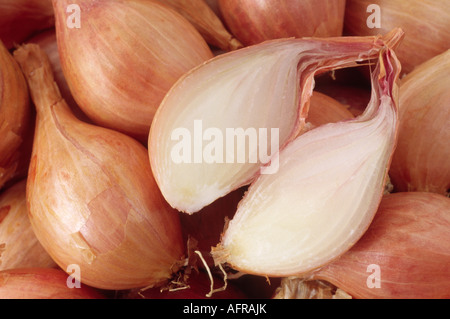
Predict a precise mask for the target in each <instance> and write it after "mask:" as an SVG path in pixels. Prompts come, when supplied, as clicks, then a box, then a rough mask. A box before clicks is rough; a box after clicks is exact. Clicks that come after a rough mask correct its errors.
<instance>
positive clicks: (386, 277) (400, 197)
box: [312, 192, 450, 299]
mask: <svg viewBox="0 0 450 319" xmlns="http://www.w3.org/2000/svg"><path fill="white" fill-rule="evenodd" d="M449 229H450V199H449V198H447V197H445V196H443V195H439V194H434V193H426V192H400V193H393V194H388V195H385V196H384V197H383V199H382V201H381V203H380V207H379V209H378V212H377V214H376V216H375V219H374V220H373V222H372V224H371V225H370V227H369V229H368V230H367V232H366V233H365V234H364V236H363V237H362V238H361V239H360V240H359V241H358V242H357V243H356V245H355V246H354V247H352V249H350V250H349V251H348V252H347V253H345V254H344V255H342V256H341V257H340V258H339V259H337V260H335V261H334V262H332V263H331V264H329V265H328V266H326V267H324V268H322V269H320V270H318V271H317V272H315V273H314V274H312V278H316V279H322V280H326V281H328V282H330V283H332V284H334V285H336V286H338V287H339V288H341V289H343V290H344V291H346V292H347V293H349V294H350V295H352V296H353V297H355V298H370V299H373V298H382V299H396V298H400V299H411V298H412V299H428V298H432V299H436V298H444V299H448V298H449V297H450V281H449V278H450V268H449V265H450V246H449V244H448V243H449V242H450V231H449Z"/></svg>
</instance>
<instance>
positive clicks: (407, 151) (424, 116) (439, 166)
mask: <svg viewBox="0 0 450 319" xmlns="http://www.w3.org/2000/svg"><path fill="white" fill-rule="evenodd" d="M449 84H450V50H447V51H446V52H444V53H442V54H440V55H438V56H436V57H434V58H432V59H430V60H429V61H427V62H425V63H423V64H421V65H420V66H418V67H417V68H416V69H415V70H414V71H413V72H411V73H410V74H408V75H407V76H405V77H404V78H403V79H402V81H401V85H400V113H399V116H400V128H399V139H398V145H397V149H396V151H395V153H394V157H393V159H392V165H391V168H390V172H389V174H390V176H391V180H392V184H393V185H394V187H395V189H396V191H422V192H434V193H438V194H441V195H447V194H448V193H449V191H450V143H449V141H450V129H449V123H450V90H449Z"/></svg>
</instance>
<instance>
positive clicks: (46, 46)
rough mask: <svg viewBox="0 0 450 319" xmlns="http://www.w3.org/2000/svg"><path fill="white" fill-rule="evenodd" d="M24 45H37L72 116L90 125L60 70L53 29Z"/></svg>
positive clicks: (41, 33)
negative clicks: (45, 56) (44, 54)
mask: <svg viewBox="0 0 450 319" xmlns="http://www.w3.org/2000/svg"><path fill="white" fill-rule="evenodd" d="M26 43H35V44H38V45H39V46H40V47H41V49H42V50H44V51H45V53H46V54H47V56H48V58H49V60H50V64H51V66H52V70H53V75H54V77H55V82H56V84H57V85H58V88H59V90H60V92H61V96H62V97H63V98H64V100H65V101H66V102H67V104H68V105H69V106H70V109H71V110H72V112H73V113H74V115H75V116H76V117H77V118H79V119H80V120H82V121H83V122H87V123H92V122H91V120H90V119H89V118H88V117H87V116H86V114H84V113H83V111H81V109H80V107H79V106H78V105H77V102H75V99H74V98H73V96H72V93H71V92H70V88H69V85H68V84H67V81H66V78H65V77H64V73H63V71H62V68H61V60H60V58H59V52H58V43H57V41H56V31H55V29H54V28H51V29H49V30H46V31H43V32H40V33H39V34H37V35H36V36H34V37H32V38H31V39H29V40H27V41H26Z"/></svg>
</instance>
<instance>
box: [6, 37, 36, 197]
mask: <svg viewBox="0 0 450 319" xmlns="http://www.w3.org/2000/svg"><path fill="white" fill-rule="evenodd" d="M30 117H31V108H30V97H29V94H28V88H27V83H26V81H25V78H24V76H23V74H22V71H21V70H20V68H19V66H18V65H17V63H16V61H15V60H14V58H13V57H12V55H11V54H10V53H9V51H8V50H7V48H6V47H5V46H4V45H3V43H2V42H1V41H0V136H1V138H0V189H2V187H4V186H5V183H7V182H8V181H10V180H12V179H13V178H15V177H16V176H17V175H18V174H19V173H20V169H21V162H22V157H23V156H24V154H25V153H24V151H25V149H24V148H23V144H24V139H25V137H26V136H27V133H28V131H27V129H28V127H29V125H30V123H31V121H30Z"/></svg>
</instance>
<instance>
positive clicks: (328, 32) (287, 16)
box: [218, 0, 345, 45]
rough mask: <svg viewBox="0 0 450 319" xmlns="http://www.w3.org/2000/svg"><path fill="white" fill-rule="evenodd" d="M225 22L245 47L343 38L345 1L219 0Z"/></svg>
mask: <svg viewBox="0 0 450 319" xmlns="http://www.w3.org/2000/svg"><path fill="white" fill-rule="evenodd" d="M218 3H219V8H220V11H221V13H222V16H223V19H224V21H225V23H226V25H227V26H228V28H229V29H230V30H231V32H232V33H233V34H234V35H235V36H236V38H237V39H238V40H240V41H241V42H242V43H243V44H244V45H252V44H257V43H261V42H263V41H266V40H272V39H280V38H289V37H297V38H301V37H334V36H340V35H342V29H343V27H344V11H345V0H283V1H280V0H265V1H259V0H219V1H218Z"/></svg>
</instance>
